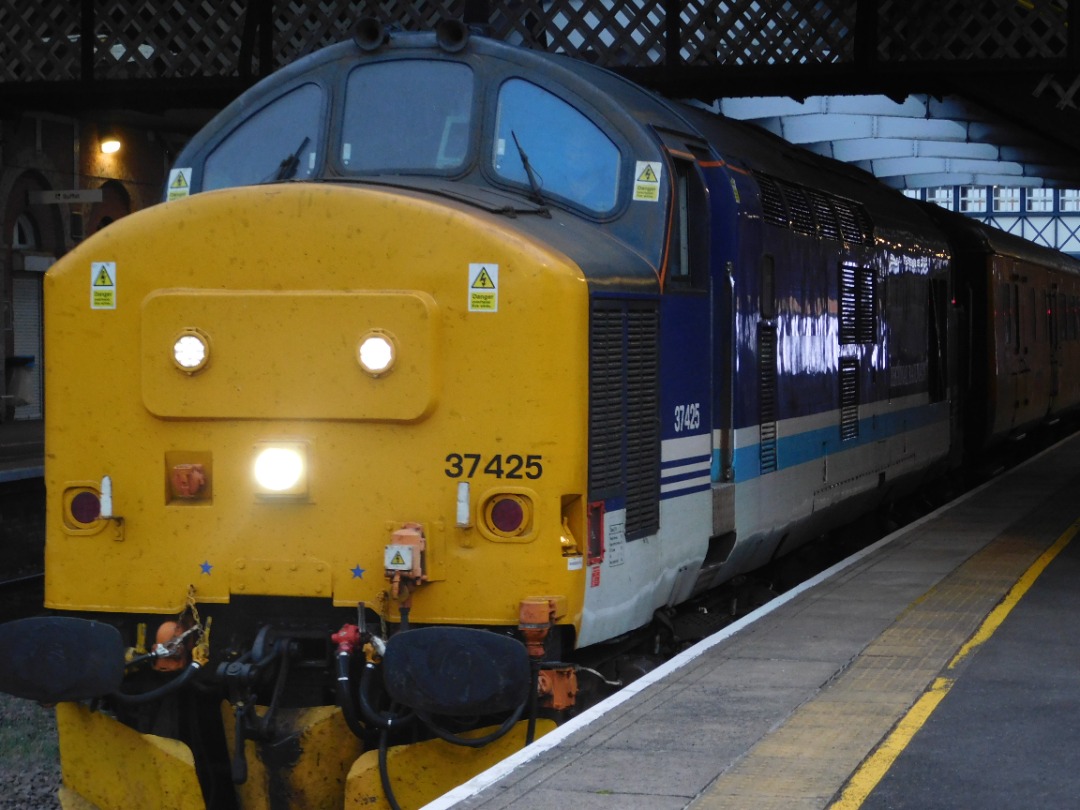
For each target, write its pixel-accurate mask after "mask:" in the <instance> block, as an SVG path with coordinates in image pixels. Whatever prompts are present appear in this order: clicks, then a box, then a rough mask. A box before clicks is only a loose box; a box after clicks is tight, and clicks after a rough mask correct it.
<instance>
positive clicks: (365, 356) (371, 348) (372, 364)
mask: <svg viewBox="0 0 1080 810" xmlns="http://www.w3.org/2000/svg"><path fill="white" fill-rule="evenodd" d="M396 355H397V352H396V350H395V349H394V341H393V340H392V339H391V338H390V336H389V335H387V334H385V333H383V332H371V333H369V334H367V335H365V336H364V337H363V338H362V339H361V341H360V347H359V348H358V349H357V352H356V356H357V359H359V361H360V367H361V368H362V369H364V371H366V372H367V373H368V374H370V375H371V376H372V377H378V376H379V375H381V374H385V373H386V372H388V371H389V370H390V369H391V368H392V367H393V365H394V359H395V357H396Z"/></svg>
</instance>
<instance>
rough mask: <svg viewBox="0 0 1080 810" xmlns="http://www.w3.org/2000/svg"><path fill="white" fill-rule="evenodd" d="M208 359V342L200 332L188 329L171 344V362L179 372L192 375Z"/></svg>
mask: <svg viewBox="0 0 1080 810" xmlns="http://www.w3.org/2000/svg"><path fill="white" fill-rule="evenodd" d="M209 359H210V341H209V340H208V339H207V337H206V335H204V334H202V333H201V332H198V331H196V330H194V329H188V330H186V331H185V332H183V333H182V334H181V335H180V336H179V337H177V338H176V341H175V342H174V343H173V362H175V363H176V366H177V368H179V369H180V370H181V371H185V372H187V373H188V374H194V373H195V372H196V371H198V370H199V369H201V368H202V367H203V366H205V365H206V363H207V361H208V360H209Z"/></svg>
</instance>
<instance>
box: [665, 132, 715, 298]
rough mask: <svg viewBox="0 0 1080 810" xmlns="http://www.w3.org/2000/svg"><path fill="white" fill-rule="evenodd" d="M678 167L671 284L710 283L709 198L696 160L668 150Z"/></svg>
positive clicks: (671, 238)
mask: <svg viewBox="0 0 1080 810" xmlns="http://www.w3.org/2000/svg"><path fill="white" fill-rule="evenodd" d="M668 156H669V158H670V159H671V163H672V165H673V169H674V171H673V172H672V174H673V178H674V179H673V182H672V189H671V193H672V211H671V233H670V235H669V237H668V254H667V284H668V285H670V287H671V288H672V289H686V290H689V289H701V288H703V287H705V286H707V283H708V269H707V267H706V264H707V262H708V252H709V246H708V217H709V214H708V201H707V197H706V192H705V187H704V184H703V182H702V180H701V175H700V173H699V172H698V168H697V165H696V164H695V161H694V160H692V159H689V158H690V156H689V155H687V156H685V157H684V156H683V155H682V154H681V153H679V154H676V153H674V152H670V151H669V153H668Z"/></svg>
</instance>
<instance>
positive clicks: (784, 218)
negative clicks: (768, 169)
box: [754, 174, 791, 228]
mask: <svg viewBox="0 0 1080 810" xmlns="http://www.w3.org/2000/svg"><path fill="white" fill-rule="evenodd" d="M754 177H755V178H756V179H757V182H758V188H759V189H760V190H761V213H762V216H764V217H765V221H766V222H769V223H771V224H773V225H779V226H780V227H782V228H787V227H789V226H790V225H791V222H790V220H789V219H788V215H787V209H786V207H785V205H784V198H783V197H781V196H780V186H778V185H777V183H776V181H775V180H773V179H772V178H771V177H769V176H768V175H765V174H755V175H754Z"/></svg>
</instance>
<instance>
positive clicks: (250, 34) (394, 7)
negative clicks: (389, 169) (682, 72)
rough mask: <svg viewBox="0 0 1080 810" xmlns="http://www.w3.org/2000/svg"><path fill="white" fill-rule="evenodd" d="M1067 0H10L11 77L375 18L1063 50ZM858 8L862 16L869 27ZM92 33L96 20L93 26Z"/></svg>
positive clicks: (679, 46) (273, 41) (46, 75)
mask: <svg viewBox="0 0 1080 810" xmlns="http://www.w3.org/2000/svg"><path fill="white" fill-rule="evenodd" d="M1067 3H1068V0H1055V2H1049V1H1048V0H1024V1H1023V2H1014V1H1009V0H997V1H996V2H979V1H978V0H884V2H872V0H783V1H782V2H778V0H625V1H623V2H620V1H618V0H427V1H426V2H419V1H417V0H414V2H405V1H404V0H375V1H373V2H360V1H358V0H82V1H81V2H80V0H53V2H40V3H39V2H33V0H0V82H34V81H71V80H80V79H82V80H86V79H89V78H93V79H162V78H213V77H236V76H251V75H261V74H264V73H267V72H269V71H270V70H272V69H274V68H277V67H280V66H281V65H284V64H287V63H289V62H291V61H293V60H295V59H296V58H298V57H300V56H302V55H304V54H306V53H310V52H311V51H313V50H315V49H316V48H318V47H320V46H322V45H326V44H329V43H331V42H337V41H340V40H343V39H346V38H348V36H349V35H350V33H351V31H352V28H353V26H354V25H355V23H356V21H357V20H359V19H361V18H363V17H369V16H373V17H377V18H379V19H381V20H382V21H383V22H384V23H386V24H388V25H391V26H396V27H398V28H401V29H405V30H426V29H431V28H432V27H433V26H434V24H435V23H436V22H438V21H439V20H441V19H446V18H454V19H463V18H471V20H472V21H473V22H480V23H483V24H485V25H486V27H487V32H488V33H489V35H491V36H493V37H496V38H500V39H505V40H509V41H513V42H518V43H522V44H526V45H528V46H530V47H536V48H544V49H548V50H553V51H559V52H563V53H568V54H571V55H573V56H579V57H583V58H587V59H591V60H594V61H598V62H600V63H601V64H605V65H609V66H613V67H616V66H619V67H622V66H645V67H647V66H658V65H682V66H710V65H724V66H750V65H759V66H760V65H766V66H773V65H805V64H845V63H852V62H853V61H854V59H855V56H856V47H857V40H858V37H857V36H856V33H858V34H859V36H861V37H862V38H863V39H864V40H865V39H868V38H870V37H872V38H873V40H874V41H873V42H872V43H866V42H863V43H861V47H862V52H863V53H864V54H866V53H870V54H873V58H874V59H876V61H877V62H878V63H880V64H890V63H892V64H897V63H908V64H911V63H912V62H920V61H939V60H946V61H948V60H971V59H987V60H1016V59H1026V60H1032V59H1034V60H1059V59H1065V58H1066V57H1067V56H1068V37H1067V27H1066V25H1065V15H1066V14H1067ZM859 13H861V14H863V15H864V18H869V19H870V24H869V25H867V24H866V22H865V19H864V20H863V21H862V22H863V24H862V25H859V22H860V21H859V20H858V16H859ZM84 32H92V36H90V37H89V38H87V37H86V36H84Z"/></svg>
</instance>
